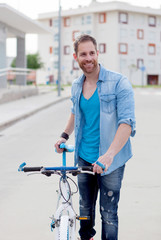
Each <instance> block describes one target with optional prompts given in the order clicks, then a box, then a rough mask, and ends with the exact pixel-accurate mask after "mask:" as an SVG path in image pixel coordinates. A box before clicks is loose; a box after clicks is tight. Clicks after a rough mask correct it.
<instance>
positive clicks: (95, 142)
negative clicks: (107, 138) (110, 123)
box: [79, 88, 100, 163]
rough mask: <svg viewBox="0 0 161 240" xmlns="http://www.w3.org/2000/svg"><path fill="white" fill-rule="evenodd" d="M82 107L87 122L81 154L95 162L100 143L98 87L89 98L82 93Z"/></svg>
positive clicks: (80, 149) (87, 159) (80, 147)
mask: <svg viewBox="0 0 161 240" xmlns="http://www.w3.org/2000/svg"><path fill="white" fill-rule="evenodd" d="M80 109H81V111H82V113H83V115H84V119H85V123H84V126H83V135H82V140H81V144H80V146H79V156H80V157H81V158H83V159H84V160H86V161H87V162H90V163H94V162H95V161H96V160H97V159H98V157H99V145H100V101H99V96H98V90H97V88H96V90H95V92H94V93H93V95H92V96H91V97H90V98H89V99H88V100H87V99H86V98H85V97H84V96H83V93H82V94H81V97H80Z"/></svg>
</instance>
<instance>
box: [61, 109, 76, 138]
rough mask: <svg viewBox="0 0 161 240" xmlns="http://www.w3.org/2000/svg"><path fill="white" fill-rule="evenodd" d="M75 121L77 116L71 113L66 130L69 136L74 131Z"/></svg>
mask: <svg viewBox="0 0 161 240" xmlns="http://www.w3.org/2000/svg"><path fill="white" fill-rule="evenodd" d="M74 119H75V115H74V114H73V113H71V114H70V117H69V119H68V122H67V125H66V128H65V130H64V132H65V133H67V134H68V135H71V134H72V132H73V130H74Z"/></svg>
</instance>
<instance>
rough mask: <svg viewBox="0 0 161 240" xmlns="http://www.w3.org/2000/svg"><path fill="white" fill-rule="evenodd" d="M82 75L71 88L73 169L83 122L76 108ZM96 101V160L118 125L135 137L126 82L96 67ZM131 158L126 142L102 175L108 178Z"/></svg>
mask: <svg viewBox="0 0 161 240" xmlns="http://www.w3.org/2000/svg"><path fill="white" fill-rule="evenodd" d="M84 79H85V75H84V74H83V75H81V76H80V77H79V78H78V79H76V80H75V81H74V82H73V84H72V97H71V100H72V103H73V106H72V110H71V111H72V113H73V114H74V115H75V146H76V147H75V165H77V163H78V157H79V156H78V148H79V145H80V142H81V139H82V130H83V124H84V118H83V115H82V112H81V110H80V107H79V100H80V96H81V92H82V86H83V82H84ZM97 88H98V94H99V99H100V146H99V156H101V155H103V154H105V153H106V151H107V150H108V148H109V146H110V145H111V143H112V141H113V139H114V136H115V134H116V131H117V129H118V127H119V125H120V124H121V123H126V124H128V125H130V126H131V136H132V137H133V136H134V135H135V132H136V130H135V104H134V92H133V89H132V86H131V84H130V82H129V81H128V79H127V78H126V77H125V76H123V75H121V74H119V73H116V72H112V71H109V70H107V69H105V68H104V67H103V66H102V65H101V64H100V73H99V78H98V81H97ZM131 157H132V150H131V143H130V138H129V139H128V141H127V143H126V144H125V145H124V147H123V148H122V149H121V150H120V152H119V153H118V154H117V155H116V156H115V157H114V160H113V162H112V164H111V166H110V167H109V168H108V170H107V172H106V173H103V174H102V175H104V174H109V173H111V172H112V171H114V170H116V169H117V168H119V167H121V166H123V165H124V164H125V163H126V162H127V161H128V160H129V159H130V158H131Z"/></svg>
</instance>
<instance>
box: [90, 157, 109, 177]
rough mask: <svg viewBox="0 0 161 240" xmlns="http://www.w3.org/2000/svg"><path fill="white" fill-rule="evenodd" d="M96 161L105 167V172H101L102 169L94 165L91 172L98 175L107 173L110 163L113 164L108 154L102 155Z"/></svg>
mask: <svg viewBox="0 0 161 240" xmlns="http://www.w3.org/2000/svg"><path fill="white" fill-rule="evenodd" d="M97 161H99V162H101V163H102V164H104V165H105V170H104V171H103V169H102V168H101V167H100V166H98V165H97V164H96V163H94V164H93V172H95V173H98V174H99V173H103V172H106V171H107V169H108V168H109V167H110V165H111V163H112V162H113V156H112V155H110V154H108V153H105V154H104V155H102V156H100V157H99V158H98V160H97Z"/></svg>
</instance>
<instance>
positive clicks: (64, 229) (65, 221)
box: [59, 215, 69, 240]
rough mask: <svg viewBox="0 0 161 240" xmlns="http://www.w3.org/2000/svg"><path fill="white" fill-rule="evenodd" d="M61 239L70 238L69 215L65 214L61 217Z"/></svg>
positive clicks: (66, 239) (67, 239)
mask: <svg viewBox="0 0 161 240" xmlns="http://www.w3.org/2000/svg"><path fill="white" fill-rule="evenodd" d="M59 239H60V240H69V216H67V215H63V216H61V219H60V238H59Z"/></svg>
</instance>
